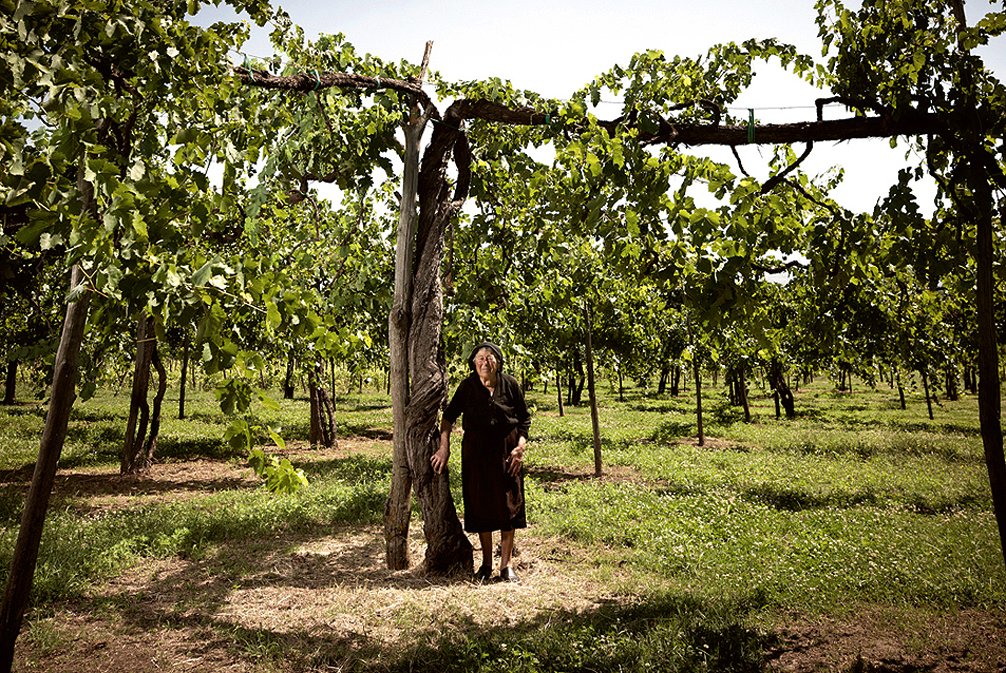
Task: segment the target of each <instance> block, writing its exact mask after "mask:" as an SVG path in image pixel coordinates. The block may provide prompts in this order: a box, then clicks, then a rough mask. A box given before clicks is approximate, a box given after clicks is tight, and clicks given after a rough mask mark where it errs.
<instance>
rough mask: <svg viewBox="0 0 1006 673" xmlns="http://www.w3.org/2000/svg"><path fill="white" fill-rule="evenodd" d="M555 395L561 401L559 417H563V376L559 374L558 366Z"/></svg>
mask: <svg viewBox="0 0 1006 673" xmlns="http://www.w3.org/2000/svg"><path fill="white" fill-rule="evenodd" d="M555 396H556V401H557V402H558V403H559V418H562V416H563V415H564V414H563V409H562V376H560V375H559V368H558V367H556V369H555Z"/></svg>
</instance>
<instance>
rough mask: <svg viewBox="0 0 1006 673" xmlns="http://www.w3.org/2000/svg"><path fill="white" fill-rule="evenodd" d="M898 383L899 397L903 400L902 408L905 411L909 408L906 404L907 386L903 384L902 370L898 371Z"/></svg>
mask: <svg viewBox="0 0 1006 673" xmlns="http://www.w3.org/2000/svg"><path fill="white" fill-rule="evenodd" d="M897 385H898V398H899V399H900V400H901V410H902V411H904V410H905V409H907V408H908V405H907V404H905V386H903V385H901V372H900V371H898V373H897Z"/></svg>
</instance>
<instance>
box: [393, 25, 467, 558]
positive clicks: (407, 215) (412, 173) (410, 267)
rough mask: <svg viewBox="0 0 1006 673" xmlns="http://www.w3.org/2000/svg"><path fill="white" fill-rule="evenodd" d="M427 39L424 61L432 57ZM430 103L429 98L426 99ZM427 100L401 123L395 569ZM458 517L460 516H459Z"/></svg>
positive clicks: (404, 553) (406, 484) (406, 510)
mask: <svg viewBox="0 0 1006 673" xmlns="http://www.w3.org/2000/svg"><path fill="white" fill-rule="evenodd" d="M431 47H432V45H431V43H427V45H426V52H425V55H424V62H425V61H427V60H428V58H429V51H430V49H431ZM426 103H429V101H428V100H427V101H426ZM427 114H428V113H427V105H426V104H424V103H423V102H422V99H419V98H416V99H414V100H413V104H412V105H411V107H410V112H409V118H408V120H407V121H406V123H405V124H404V126H403V129H402V131H403V133H404V135H405V156H404V166H403V174H402V192H401V193H402V199H401V205H400V206H399V209H398V232H397V239H396V242H395V286H394V295H393V297H394V298H393V300H392V306H391V313H390V314H389V315H388V349H389V360H390V362H389V373H388V387H389V389H390V392H391V407H392V410H393V423H394V425H393V433H392V456H391V488H390V489H389V492H388V499H387V501H385V504H384V545H385V563H386V564H387V566H388V568H389V569H391V570H403V569H405V568H408V567H409V564H410V558H409V556H410V555H409V520H410V518H411V514H412V504H411V498H412V484H413V471H412V464H411V460H410V456H409V447H408V419H407V416H406V413H407V412H406V410H407V408H408V405H409V383H410V377H409V329H410V327H411V324H412V316H411V311H412V288H413V272H414V266H415V263H414V259H415V238H416V229H417V226H418V224H417V219H418V212H417V201H418V190H419V186H418V185H419V143H420V141H421V139H422V135H423V132H424V131H425V129H426V124H427V122H428V120H429V118H428V116H427ZM455 516H456V515H455Z"/></svg>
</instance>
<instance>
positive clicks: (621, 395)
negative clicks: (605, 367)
mask: <svg viewBox="0 0 1006 673" xmlns="http://www.w3.org/2000/svg"><path fill="white" fill-rule="evenodd" d="M618 401H619V402H624V401H625V379H624V378H623V376H622V368H621V367H619V368H618Z"/></svg>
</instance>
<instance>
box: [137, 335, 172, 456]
mask: <svg viewBox="0 0 1006 673" xmlns="http://www.w3.org/2000/svg"><path fill="white" fill-rule="evenodd" d="M151 364H152V365H153V366H154V370H155V371H156V372H157V392H156V393H154V407H153V409H152V410H151V413H150V434H149V435H147V439H146V440H145V441H144V442H143V451H142V453H141V458H142V460H143V466H144V469H146V468H148V467H150V466H151V465H152V464H153V462H154V453H155V452H156V451H157V438H158V437H159V436H160V434H161V404H162V403H163V402H164V394H165V393H166V392H167V391H168V372H167V371H165V369H164V364H163V363H162V362H161V356H160V354H159V353H158V352H157V345H156V344H155V345H154V354H153V357H152V359H151Z"/></svg>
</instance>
